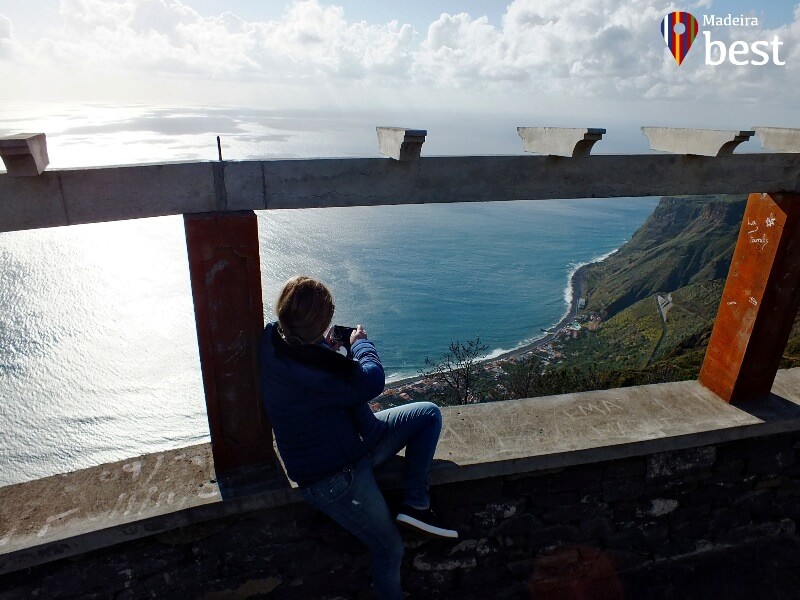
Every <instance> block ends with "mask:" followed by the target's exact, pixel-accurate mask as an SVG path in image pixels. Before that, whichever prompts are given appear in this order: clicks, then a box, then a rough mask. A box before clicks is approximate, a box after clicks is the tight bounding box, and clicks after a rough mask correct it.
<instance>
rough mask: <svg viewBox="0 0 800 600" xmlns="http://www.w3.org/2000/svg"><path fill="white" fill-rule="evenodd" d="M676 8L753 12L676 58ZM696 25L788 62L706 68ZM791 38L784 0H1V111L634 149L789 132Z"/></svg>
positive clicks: (798, 79) (795, 58)
mask: <svg viewBox="0 0 800 600" xmlns="http://www.w3.org/2000/svg"><path fill="white" fill-rule="evenodd" d="M673 10H684V11H690V12H692V13H693V14H694V15H696V16H697V17H698V19H700V20H701V21H702V15H711V14H713V15H716V16H725V15H727V14H729V13H730V14H733V15H734V16H739V15H747V16H754V17H757V18H758V21H759V23H758V26H755V27H704V26H703V25H702V23H701V27H700V29H701V35H700V37H698V39H697V40H696V41H695V44H694V46H693V47H692V49H691V50H690V52H689V53H688V55H687V57H686V59H685V61H684V62H683V64H682V65H680V66H678V65H677V64H676V61H675V60H674V58H673V57H672V55H671V54H670V52H669V50H668V48H667V47H666V45H665V43H664V39H663V38H662V36H661V32H660V24H661V20H662V19H663V17H664V15H665V14H667V13H668V12H671V11H673ZM704 32H705V33H707V34H708V35H709V36H710V37H711V38H712V39H713V40H714V41H715V42H721V43H724V44H725V46H726V47H728V46H730V44H732V43H733V42H736V41H739V42H743V43H745V44H747V47H748V48H749V47H750V46H749V45H750V44H752V43H753V42H756V41H764V42H770V41H772V40H774V39H775V38H776V36H777V39H778V40H779V41H780V43H781V44H780V46H779V47H778V52H779V54H778V59H779V60H778V62H783V63H785V64H781V65H777V64H773V63H774V60H770V62H769V63H768V64H766V65H763V66H755V65H745V66H735V65H733V64H730V63H729V62H727V61H726V62H723V63H722V64H720V65H716V66H712V65H708V64H706V48H705V39H704V37H703V33H704ZM798 42H800V3H798V2H797V1H794V0H778V1H775V2H770V3H764V2H758V3H756V2H754V1H753V0H751V1H749V2H747V1H742V0H735V1H731V2H721V1H717V0H691V1H687V2H684V3H681V4H676V3H674V2H673V3H664V2H659V1H652V0H630V1H622V0H570V1H569V2H565V1H563V0H513V1H511V2H508V3H505V2H498V1H496V0H495V1H489V0H483V1H482V0H462V1H456V0H446V1H443V0H431V1H428V2H426V1H423V0H407V1H405V2H398V1H395V0H370V1H357V0H345V1H339V2H331V1H327V0H290V1H288V2H286V1H269V2H263V1H260V0H231V1H225V2H222V1H218V0H60V1H57V0H0V81H3V82H4V85H3V86H2V89H1V90H0V108H3V109H5V110H6V111H7V114H8V111H11V114H14V115H19V114H33V113H34V112H35V111H36V110H38V107H39V106H40V105H41V104H42V103H45V104H46V103H59V104H60V105H62V106H69V105H74V106H76V107H78V106H85V105H86V104H87V103H94V104H98V105H104V106H110V107H113V106H120V105H131V104H133V105H139V106H151V107H164V106H180V107H187V106H214V107H225V108H230V107H249V108H255V107H257V108H259V109H261V110H270V111H277V112H280V111H285V112H286V114H297V113H296V112H292V111H310V113H314V114H317V113H319V112H320V111H322V112H326V113H327V114H336V115H340V116H343V117H344V118H346V117H348V116H353V117H357V116H359V115H361V116H363V115H368V117H369V119H372V120H376V119H377V120H379V121H380V122H376V123H375V124H393V125H403V126H408V127H415V128H421V129H428V130H429V132H432V131H434V130H437V128H439V130H445V129H446V130H447V131H448V132H449V135H453V136H456V138H457V139H458V140H459V141H458V143H456V142H453V143H451V144H450V145H449V146H448V145H440V146H438V149H439V150H440V151H444V152H452V151H454V150H456V149H458V148H459V147H466V148H469V149H470V151H475V149H478V148H480V144H481V139H482V138H487V140H489V141H487V152H490V153H491V152H497V151H503V149H504V148H506V146H507V145H508V146H509V147H510V144H512V143H514V144H517V145H519V144H518V142H519V140H518V139H517V140H516V141H513V138H514V136H513V135H509V136H506V137H504V138H503V139H504V140H505V141H503V142H499V141H497V140H494V141H492V140H493V136H492V134H491V132H490V129H491V123H497V124H498V125H500V124H502V126H503V127H506V128H507V127H510V124H511V123H516V124H517V125H527V126H533V125H541V126H571V127H605V128H607V129H608V130H609V133H608V134H607V136H606V140H607V142H606V140H604V143H605V147H604V148H603V147H602V146H598V149H601V148H602V149H603V150H606V151H608V150H640V149H641V148H640V146H641V144H642V143H643V142H641V140H640V139H639V138H640V137H641V134H640V133H639V127H640V126H642V125H664V126H676V127H710V128H725V129H747V128H750V127H752V126H756V125H774V126H784V127H797V126H800V102H798V101H797V98H798V97H800V44H799V43H798ZM714 56H715V57H716V56H718V55H714ZM748 56H750V57H752V58H755V55H751V54H748ZM770 58H771V59H772V58H773V55H770ZM364 118H367V117H364ZM0 130H3V127H2V124H0ZM5 130H6V131H7V130H8V127H6V129H5ZM373 132H374V130H373ZM620 132H624V135H622V134H621V133H620ZM342 135H344V134H342ZM373 135H374V133H373ZM636 136H638V137H636ZM490 138H491V139H490ZM634 139H636V140H637V141H636V142H633V141H632V140H634ZM426 143H427V142H426ZM750 143H753V144H755V142H748V144H750ZM603 150H601V151H603Z"/></svg>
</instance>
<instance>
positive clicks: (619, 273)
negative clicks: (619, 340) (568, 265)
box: [584, 196, 747, 317]
mask: <svg viewBox="0 0 800 600" xmlns="http://www.w3.org/2000/svg"><path fill="white" fill-rule="evenodd" d="M746 202H747V197H746V196H687V197H665V198H662V199H661V202H660V203H659V204H658V206H657V207H656V209H655V211H653V214H652V215H650V217H649V218H648V219H647V221H646V222H645V223H644V225H642V227H640V228H639V230H638V231H637V232H636V233H635V234H634V235H633V236H632V237H631V239H630V241H629V242H628V243H626V244H625V245H624V246H623V247H622V248H620V250H619V251H618V252H615V253H614V254H612V255H611V256H609V257H608V258H607V259H606V260H604V261H602V262H601V263H597V264H593V265H589V266H588V267H586V269H585V270H584V276H585V279H584V282H585V284H584V285H585V287H584V289H585V290H586V294H587V306H586V308H587V310H588V311H593V312H597V313H601V314H603V315H605V316H606V317H612V316H614V315H615V314H617V313H618V312H620V311H622V310H624V309H625V308H627V307H628V306H631V305H632V304H634V303H635V302H638V301H639V300H642V299H644V298H647V297H648V296H651V295H653V294H655V293H660V292H663V293H666V292H671V291H674V290H677V289H678V288H680V287H683V286H685V285H688V284H690V283H696V282H699V281H710V280H714V279H724V278H725V277H726V276H727V274H728V268H729V266H730V261H731V257H732V256H733V248H734V246H735V244H736V236H737V235H738V231H739V225H740V224H741V222H742V215H743V214H744V207H745V204H746Z"/></svg>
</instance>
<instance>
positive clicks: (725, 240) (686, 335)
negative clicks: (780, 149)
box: [561, 196, 800, 387]
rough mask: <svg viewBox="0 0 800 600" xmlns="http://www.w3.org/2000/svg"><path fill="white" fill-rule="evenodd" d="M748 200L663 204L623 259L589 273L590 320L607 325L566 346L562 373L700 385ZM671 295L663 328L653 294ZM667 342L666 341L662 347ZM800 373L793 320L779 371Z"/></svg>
mask: <svg viewBox="0 0 800 600" xmlns="http://www.w3.org/2000/svg"><path fill="white" fill-rule="evenodd" d="M746 202H747V197H746V196H696V197H665V198H662V199H661V202H660V203H659V205H658V206H657V207H656V209H655V211H654V212H653V214H652V215H651V216H650V218H648V220H647V221H646V222H645V223H644V225H642V227H641V228H639V230H638V231H637V232H636V233H635V234H634V235H633V236H632V237H631V240H630V241H629V242H628V243H627V244H625V245H624V246H623V247H622V248H621V249H620V250H619V251H618V252H616V253H614V254H613V255H611V256H610V257H608V258H607V259H606V260H604V261H602V262H601V263H597V264H593V265H589V266H588V267H586V268H585V269H584V286H583V289H584V295H585V296H586V298H587V305H586V309H585V311H581V312H585V313H598V314H600V315H602V316H603V317H604V319H605V320H604V321H603V323H602V324H601V326H600V328H599V330H597V331H596V332H591V331H587V330H585V329H584V330H582V331H581V334H580V337H579V338H578V339H576V340H568V341H566V342H565V343H564V347H563V350H564V354H565V355H566V357H567V360H565V361H564V363H563V365H562V366H561V368H562V369H575V370H576V371H577V372H581V371H584V372H585V371H589V370H591V369H593V370H595V371H602V372H607V373H606V375H604V385H607V386H609V387H613V386H615V385H634V384H637V383H643V382H648V381H659V380H679V379H693V378H695V377H697V375H698V373H699V371H700V366H701V365H702V362H703V358H704V356H705V350H706V347H707V345H708V340H709V338H710V336H711V331H712V329H713V325H714V318H715V317H716V314H717V310H718V308H719V303H720V299H721V297H722V290H723V288H724V285H725V278H726V277H727V274H728V269H729V267H730V261H731V258H732V256H733V249H734V247H735V245H736V239H737V237H738V234H739V230H740V227H741V221H742V217H743V214H744V207H745V205H746ZM669 292H671V293H672V300H673V306H672V308H671V309H670V310H669V313H668V316H667V322H666V327H663V325H662V320H661V316H660V314H659V312H658V308H657V304H656V300H655V297H654V296H655V294H662V295H666V294H667V293H669ZM662 334H663V339H662ZM793 366H800V321H798V320H797V319H796V320H795V324H794V327H793V328H792V332H791V336H790V339H789V343H788V345H787V348H786V351H785V352H784V360H783V362H782V364H781V367H783V368H787V367H793Z"/></svg>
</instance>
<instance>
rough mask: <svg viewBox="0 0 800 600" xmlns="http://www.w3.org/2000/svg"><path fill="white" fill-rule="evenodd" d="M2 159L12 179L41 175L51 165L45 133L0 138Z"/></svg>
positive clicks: (20, 134) (0, 155)
mask: <svg viewBox="0 0 800 600" xmlns="http://www.w3.org/2000/svg"><path fill="white" fill-rule="evenodd" d="M0 157H2V159H3V163H4V164H5V165H6V171H8V175H9V176H10V177H32V176H37V175H41V174H42V172H44V170H45V169H46V168H47V165H48V164H50V158H48V156H47V139H46V137H45V135H44V134H43V133H19V134H16V135H12V136H8V137H2V138H0Z"/></svg>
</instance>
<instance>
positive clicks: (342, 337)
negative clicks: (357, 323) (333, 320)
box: [331, 325, 356, 351]
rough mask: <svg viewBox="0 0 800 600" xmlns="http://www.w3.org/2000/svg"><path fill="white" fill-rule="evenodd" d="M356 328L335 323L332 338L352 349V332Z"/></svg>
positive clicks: (335, 341)
mask: <svg viewBox="0 0 800 600" xmlns="http://www.w3.org/2000/svg"><path fill="white" fill-rule="evenodd" d="M355 330H356V328H355V327H345V326H344V325H334V326H333V333H332V334H331V338H332V339H333V342H334V343H338V344H341V345H342V346H344V347H345V348H347V350H348V351H349V350H350V334H351V333H353V332H354V331H355Z"/></svg>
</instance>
